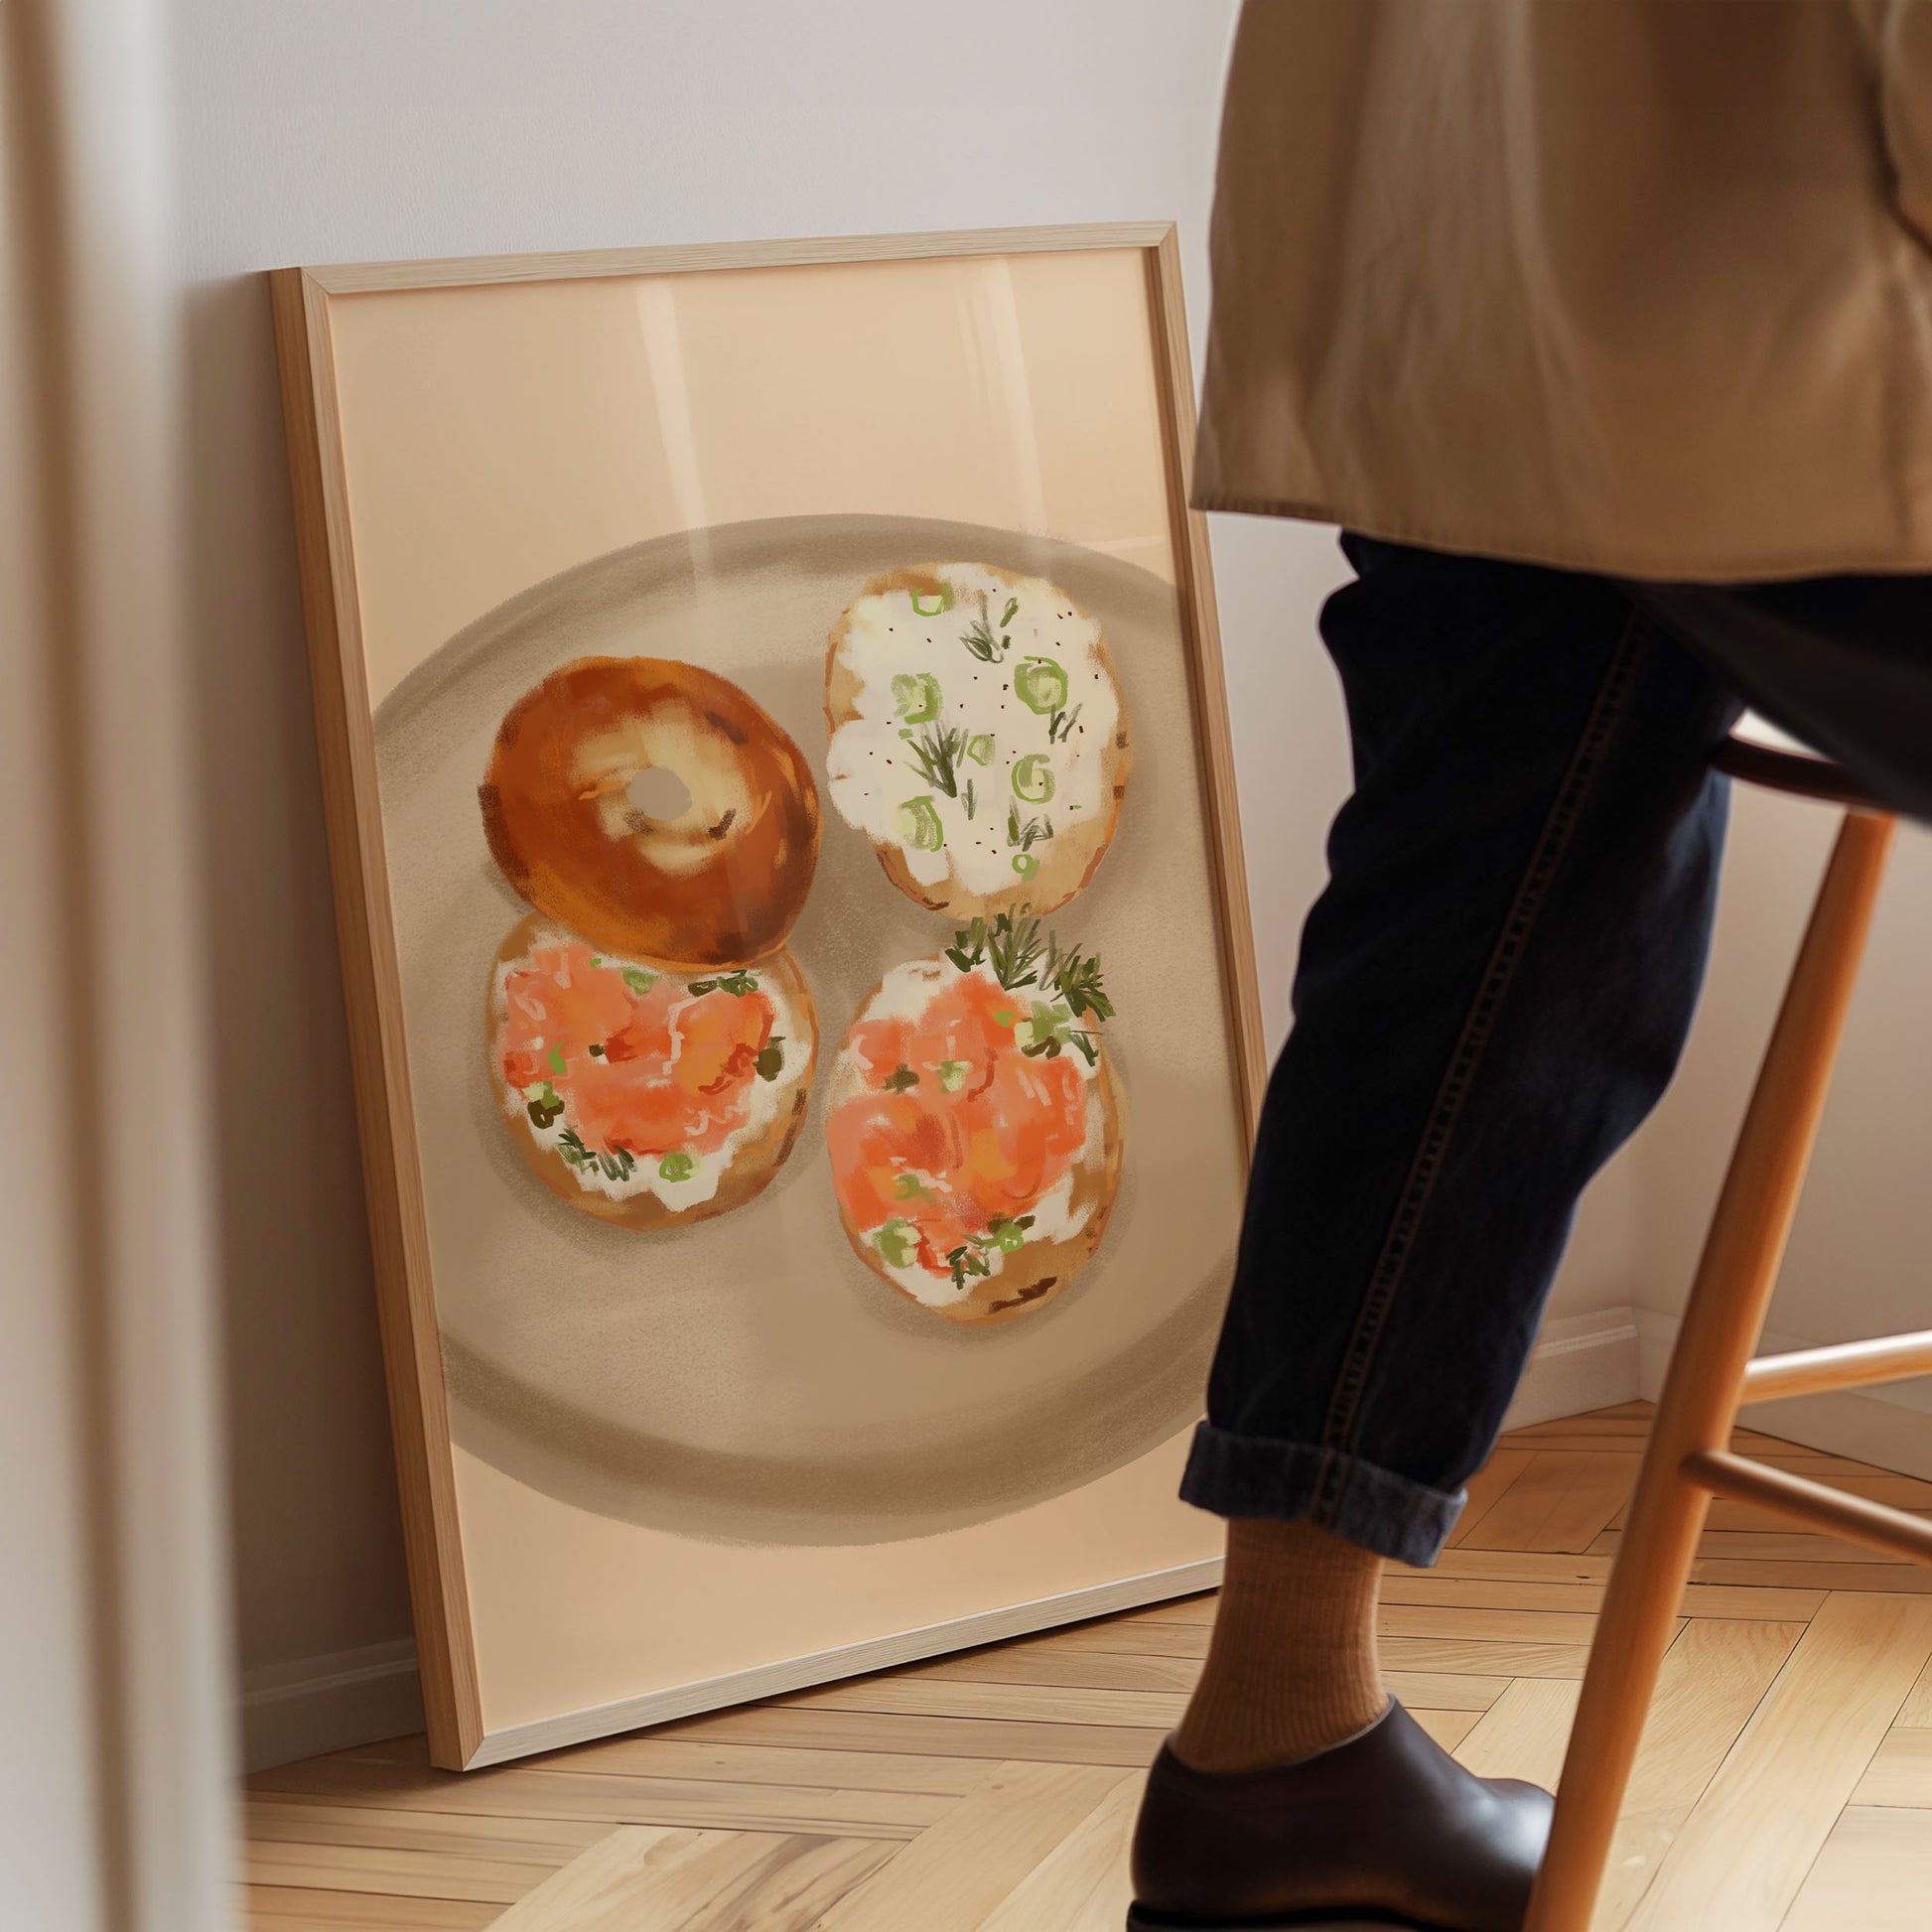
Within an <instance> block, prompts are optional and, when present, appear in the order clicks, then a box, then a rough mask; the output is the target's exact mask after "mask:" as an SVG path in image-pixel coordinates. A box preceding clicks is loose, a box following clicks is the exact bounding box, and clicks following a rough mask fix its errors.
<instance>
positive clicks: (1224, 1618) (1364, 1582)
mask: <svg viewBox="0 0 1932 1932" xmlns="http://www.w3.org/2000/svg"><path fill="white" fill-rule="evenodd" d="M1381 1577H1382V1559H1381V1558H1380V1557H1377V1556H1372V1555H1371V1554H1370V1553H1369V1552H1368V1551H1366V1550H1361V1549H1357V1548H1356V1546H1355V1545H1354V1544H1352V1543H1344V1542H1342V1541H1341V1539H1340V1538H1339V1537H1333V1536H1330V1535H1329V1534H1328V1532H1327V1531H1326V1530H1318V1529H1316V1528H1314V1527H1313V1525H1312V1524H1309V1523H1278V1522H1274V1521H1272V1520H1269V1519H1265V1518H1237V1519H1236V1520H1234V1521H1232V1522H1230V1523H1229V1524H1228V1561H1227V1577H1226V1580H1225V1581H1224V1582H1223V1583H1222V1585H1221V1600H1220V1604H1219V1608H1218V1610H1217V1613H1216V1615H1215V1619H1214V1635H1213V1637H1212V1639H1211V1640H1210V1642H1209V1644H1208V1646H1207V1664H1206V1667H1205V1668H1204V1669H1203V1670H1202V1672H1201V1677H1200V1682H1199V1684H1198V1685H1197V1686H1196V1687H1195V1690H1194V1695H1193V1700H1192V1702H1190V1703H1189V1705H1188V1706H1187V1710H1186V1714H1185V1715H1184V1716H1183V1717H1182V1718H1181V1720H1180V1728H1179V1729H1178V1730H1176V1731H1175V1732H1174V1734H1173V1751H1174V1755H1175V1756H1176V1757H1178V1758H1179V1759H1180V1761H1181V1762H1182V1763H1183V1764H1186V1765H1190V1766H1191V1767H1192V1768H1193V1769H1194V1770H1196V1771H1252V1770H1258V1769H1260V1768H1261V1767H1262V1766H1263V1765H1270V1764H1292V1763H1294V1762H1296V1761H1297V1760H1298V1759H1300V1758H1305V1757H1312V1756H1313V1755H1314V1754H1315V1752H1317V1751H1324V1750H1326V1749H1327V1748H1328V1747H1329V1746H1330V1745H1331V1744H1339V1743H1341V1742H1342V1741H1343V1740H1344V1739H1346V1738H1349V1737H1353V1736H1354V1735H1355V1734H1356V1733H1357V1732H1358V1731H1363V1730H1366V1729H1367V1728H1368V1727H1369V1725H1372V1724H1373V1723H1374V1722H1375V1721H1376V1719H1377V1718H1379V1717H1380V1716H1381V1715H1382V1713H1383V1711H1384V1710H1385V1709H1386V1708H1387V1705H1388V1701H1389V1698H1388V1693H1387V1691H1386V1690H1384V1689H1383V1686H1382V1672H1381V1667H1380V1665H1379V1664H1378V1663H1377V1661H1376V1655H1375V1599H1376V1591H1377V1588H1378V1587H1379V1585H1380V1583H1381Z"/></svg>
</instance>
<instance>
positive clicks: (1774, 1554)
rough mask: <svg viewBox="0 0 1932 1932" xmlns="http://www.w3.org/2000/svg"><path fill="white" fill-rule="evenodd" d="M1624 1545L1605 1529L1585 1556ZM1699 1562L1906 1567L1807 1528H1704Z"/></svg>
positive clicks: (1607, 1553)
mask: <svg viewBox="0 0 1932 1932" xmlns="http://www.w3.org/2000/svg"><path fill="white" fill-rule="evenodd" d="M1622 1547H1623V1532H1622V1531H1621V1530H1605V1531H1604V1532H1603V1534H1602V1535H1601V1536H1599V1537H1598V1538H1597V1539H1596V1541H1595V1542H1594V1543H1592V1544H1591V1545H1590V1546H1589V1548H1588V1550H1587V1551H1586V1552H1585V1554H1586V1555H1587V1556H1592V1557H1609V1558H1612V1559H1614V1558H1615V1556H1616V1553H1617V1552H1618V1551H1619V1550H1620V1549H1621V1548H1622ZM1698 1557H1699V1559H1700V1560H1701V1561H1711V1560H1713V1559H1716V1558H1726V1559H1729V1560H1730V1561H1732V1562H1738V1563H1861V1564H1882V1565H1884V1566H1885V1567H1886V1568H1888V1569H1892V1570H1909V1569H1911V1568H1912V1565H1911V1564H1910V1563H1909V1562H1907V1560H1906V1559H1905V1558H1903V1557H1894V1556H1887V1555H1886V1554H1885V1552H1884V1551H1882V1550H1867V1549H1864V1548H1863V1547H1862V1546H1861V1545H1859V1544H1857V1543H1842V1542H1840V1541H1839V1539H1838V1538H1837V1537H1834V1536H1814V1535H1813V1534H1812V1533H1811V1532H1810V1531H1808V1530H1791V1529H1785V1530H1706V1531H1705V1533H1704V1535H1703V1537H1702V1539H1701V1540H1700V1541H1699V1543H1698ZM1861 1587H1863V1588H1868V1589H1883V1588H1886V1587H1887V1586H1886V1585H1884V1584H1881V1583H1879V1582H1878V1580H1877V1579H1876V1578H1867V1579H1865V1580H1864V1581H1863V1584H1862V1585H1861Z"/></svg>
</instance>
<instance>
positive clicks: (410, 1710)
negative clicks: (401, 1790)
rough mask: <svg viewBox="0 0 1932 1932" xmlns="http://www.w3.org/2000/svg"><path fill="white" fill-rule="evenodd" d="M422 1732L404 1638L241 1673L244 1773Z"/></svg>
mask: <svg viewBox="0 0 1932 1932" xmlns="http://www.w3.org/2000/svg"><path fill="white" fill-rule="evenodd" d="M422 1727H423V1698H422V1691H421V1688H420V1686H419V1684H418V1682H417V1678H416V1646H415V1645H414V1644H413V1643H412V1642H411V1641H410V1640H409V1639H408V1638H407V1637H404V1638H401V1639H399V1640H398V1641H396V1642H394V1643H374V1644H367V1645H365V1646H364V1647H363V1648H362V1649H360V1650H342V1651H336V1652H334V1653H333V1654H331V1655H329V1656H324V1657H303V1658H299V1659H297V1660H296V1661H295V1662H294V1663H290V1664H273V1665H269V1666H267V1667H265V1668H262V1669H259V1670H251V1671H246V1672H244V1673H243V1675H242V1680H241V1751H242V1763H243V1765H244V1766H245V1767H246V1768H247V1769H248V1770H250V1771H266V1770H268V1769H270V1768H271V1767H273V1766H274V1765H277V1764H293V1763H295V1762H296V1761H297V1760H298V1759H299V1758H304V1757H318V1756H320V1755H321V1754H322V1753H323V1752H324V1751H345V1750H348V1749H350V1748H351V1747H353V1746H354V1745H356V1744H372V1743H375V1742H376V1741H377V1740H378V1739H380V1738H384V1737H404V1736H407V1735H408V1734H409V1732H411V1731H412V1730H421V1729H422Z"/></svg>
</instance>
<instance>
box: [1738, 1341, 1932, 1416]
mask: <svg viewBox="0 0 1932 1932" xmlns="http://www.w3.org/2000/svg"><path fill="white" fill-rule="evenodd" d="M1913 1375H1932V1328H1922V1329H1920V1330H1919V1331H1918V1333H1916V1334H1910V1335H1878V1336H1876V1337H1874V1338H1873V1339H1872V1340H1870V1341H1842V1342H1835V1343H1834V1344H1833V1345H1832V1346H1830V1347H1829V1348H1800V1349H1795V1350H1793V1351H1792V1352H1791V1353H1790V1354H1786V1355H1760V1356H1759V1357H1758V1359H1757V1360H1756V1361H1754V1362H1752V1363H1750V1364H1749V1365H1748V1366H1747V1367H1746V1368H1745V1370H1744V1395H1743V1399H1744V1401H1746V1402H1779V1401H1782V1400H1783V1399H1784V1398H1785V1397H1786V1396H1792V1395H1820V1394H1822V1393H1823V1392H1824V1391H1825V1390H1827V1389H1868V1388H1871V1387H1873V1386H1874V1385H1876V1384H1877V1383H1880V1382H1903V1381H1905V1380H1906V1379H1907V1378H1908V1377H1910V1376H1913Z"/></svg>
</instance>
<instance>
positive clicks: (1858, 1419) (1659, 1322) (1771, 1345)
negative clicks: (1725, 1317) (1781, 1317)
mask: <svg viewBox="0 0 1932 1932" xmlns="http://www.w3.org/2000/svg"><path fill="white" fill-rule="evenodd" d="M1682 1325H1683V1324H1682V1322H1681V1320H1680V1319H1679V1317H1678V1316H1676V1315H1674V1314H1658V1313H1656V1312H1654V1311H1651V1310H1649V1309H1640V1310H1639V1311H1637V1350H1638V1382H1639V1392H1640V1393H1641V1394H1642V1395H1643V1396H1644V1398H1645V1399H1646V1400H1648V1401H1652V1402H1654V1401H1655V1400H1656V1399H1657V1397H1658V1396H1659V1395H1660V1394H1662V1393H1663V1387H1664V1371H1665V1369H1666V1368H1668V1367H1669V1366H1670V1352H1671V1350H1672V1349H1673V1348H1674V1347H1675V1346H1676V1345H1677V1331H1678V1329H1679V1328H1680V1327H1681V1326H1682ZM1818 1345H1819V1344H1818V1343H1817V1342H1816V1341H1815V1340H1810V1339H1807V1338H1805V1337H1803V1336H1799V1335H1792V1334H1785V1333H1782V1332H1780V1331H1779V1330H1777V1329H1767V1330H1766V1331H1765V1334H1764V1338H1763V1340H1762V1341H1761V1342H1760V1343H1759V1345H1758V1353H1759V1354H1762V1355H1782V1354H1785V1353H1787V1352H1788V1351H1789V1350H1791V1349H1794V1348H1816V1347H1817V1346H1818ZM1739 1417H1740V1420H1741V1421H1743V1422H1744V1423H1745V1424H1746V1425H1747V1426H1748V1427H1750V1428H1752V1429H1761V1430H1763V1431H1764V1433H1765V1434H1766V1435H1769V1436H1782V1437H1783V1438H1784V1439H1785V1440H1786V1441H1787V1442H1791V1443H1802V1444H1803V1445H1804V1446H1805V1447H1806V1448H1807V1449H1826V1450H1828V1451H1829V1452H1830V1453H1831V1454H1833V1455H1849V1456H1852V1457H1855V1458H1856V1459H1857V1460H1858V1461H1861V1462H1871V1463H1875V1464H1876V1465H1877V1466H1878V1467H1879V1468H1881V1469H1896V1470H1897V1471H1898V1473H1899V1474H1900V1475H1907V1476H1918V1477H1919V1478H1921V1480H1924V1481H1927V1482H1932V1377H1927V1378H1924V1379H1922V1380H1919V1381H1914V1382H1894V1383H1893V1384H1892V1385H1891V1386H1890V1387H1889V1388H1883V1389H1849V1390H1846V1391H1844V1392H1842V1393H1840V1394H1837V1395H1807V1396H1798V1397H1795V1398H1794V1399H1793V1400H1791V1401H1789V1402H1753V1403H1747V1404H1746V1405H1745V1407H1744V1408H1743V1409H1742V1410H1741V1411H1740V1412H1739Z"/></svg>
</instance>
